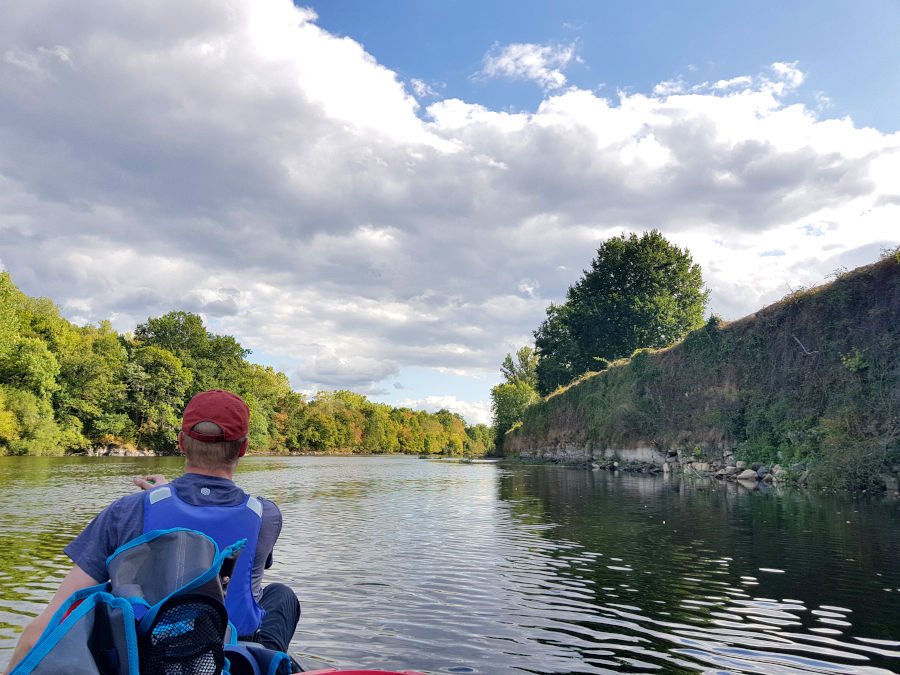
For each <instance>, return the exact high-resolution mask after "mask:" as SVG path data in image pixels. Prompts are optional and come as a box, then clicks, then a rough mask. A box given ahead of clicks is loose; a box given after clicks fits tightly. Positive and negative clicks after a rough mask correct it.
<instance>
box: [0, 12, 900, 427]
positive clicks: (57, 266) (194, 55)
mask: <svg viewBox="0 0 900 675" xmlns="http://www.w3.org/2000/svg"><path fill="white" fill-rule="evenodd" d="M897 35H900V2H898V1H897V0H871V1H868V2H865V3H845V2H837V1H833V0H825V1H817V2H813V1H811V0H810V1H800V2H794V3H782V2H770V1H768V0H765V1H762V2H757V3H736V2H682V3H672V2H663V1H658V2H647V1H636V2H628V3H624V2H622V3H612V2H602V3H601V2H584V1H582V2H573V1H569V0H557V1H556V2H553V3H549V2H543V1H542V2H537V1H535V0H516V1H515V2H511V1H503V2H488V1H485V0H480V1H479V2H474V1H469V0H466V1H462V0H456V1H454V0H446V1H444V2H421V1H420V0H392V1H391V2H385V1H376V0H329V1H321V2H313V3H311V4H310V3H297V4H292V3H291V2H290V0H177V1H176V0H132V1H131V2H129V3H118V2H111V1H110V0H81V1H80V2H77V3H72V2H67V1H63V0H29V2H27V3H8V6H7V7H5V8H4V20H3V22H2V23H0V268H2V269H4V270H6V271H8V272H9V273H10V274H11V276H12V279H13V281H14V282H15V283H16V284H17V285H18V286H19V288H20V289H21V290H22V291H23V292H25V293H27V294H28V295H32V296H46V297H49V298H51V299H52V300H53V301H54V302H55V303H57V305H58V306H59V307H60V309H61V312H62V314H63V316H65V317H66V318H67V319H69V320H70V321H73V322H75V323H77V324H79V325H81V324H87V323H96V322H99V321H101V320H105V319H109V320H110V321H111V322H112V324H113V326H114V327H115V328H116V329H117V330H119V331H123V332H124V331H131V330H133V329H134V327H135V326H136V325H137V324H139V323H141V322H142V321H146V319H147V318H148V317H153V316H160V315H162V314H165V313H166V312H169V311H173V310H184V311H189V312H195V313H198V314H200V315H201V316H202V317H203V319H204V320H205V321H206V324H207V327H208V329H209V330H210V331H212V332H214V333H217V334H226V335H233V336H234V337H235V338H236V339H237V340H238V341H239V342H240V343H241V344H242V346H244V347H245V348H248V349H251V350H252V354H251V356H250V359H251V360H253V361H256V362H259V363H262V364H264V365H271V366H273V367H275V368H277V369H279V370H283V371H284V372H285V373H287V374H288V375H289V376H290V378H291V382H292V385H293V386H294V388H295V389H296V390H297V391H301V392H304V393H306V394H308V395H310V396H314V395H315V392H317V391H320V390H335V389H350V390H353V391H356V392H358V393H362V394H365V395H367V396H368V397H369V398H370V399H371V400H375V401H382V402H385V403H390V404H392V405H398V406H408V407H412V408H416V409H427V410H432V411H434V410H437V409H439V408H448V409H450V410H453V411H455V412H459V413H460V414H462V415H463V416H464V417H465V418H466V419H467V421H468V422H469V423H471V424H474V423H479V422H485V423H488V422H489V421H490V388H491V387H492V386H493V385H495V384H497V383H498V382H499V381H500V380H501V376H500V372H499V365H500V363H501V362H502V360H503V357H504V356H505V354H506V353H508V352H514V351H515V350H516V349H518V348H519V347H521V346H525V345H529V344H533V336H532V332H533V331H534V330H535V329H536V328H537V327H538V325H539V324H540V322H541V321H542V319H543V317H544V315H545V309H546V308H547V306H548V305H549V304H550V303H551V302H556V303H559V302H561V301H563V300H564V299H565V293H566V289H567V288H568V287H569V286H570V285H572V284H574V283H575V282H576V281H577V280H578V278H579V277H580V276H581V274H582V271H583V270H584V269H585V268H587V267H588V266H589V265H590V262H591V259H592V258H593V256H594V255H595V254H596V250H597V248H598V247H599V245H600V244H601V243H602V242H603V241H604V240H606V239H608V238H610V237H614V236H618V235H620V234H623V233H628V232H637V233H640V232H644V231H647V230H649V229H652V228H657V229H659V230H660V231H661V232H662V233H663V234H664V235H665V236H666V237H667V238H668V239H669V240H670V241H671V242H673V243H674V244H676V245H678V246H680V247H683V248H687V249H688V250H689V251H690V253H691V255H692V256H693V259H694V260H695V262H697V263H698V264H700V266H701V268H702V270H703V275H704V280H705V282H706V285H707V287H708V288H709V290H710V302H709V307H708V310H709V311H710V312H714V313H716V314H719V315H720V316H722V317H723V318H725V319H727V320H732V319H737V318H740V317H742V316H745V315H747V314H750V313H752V312H754V311H755V310H757V309H759V308H760V307H763V306H765V305H767V304H769V303H771V302H774V301H776V300H778V299H779V298H781V297H783V296H784V295H786V294H788V293H790V292H791V291H792V290H796V289H797V288H799V287H801V286H810V285H817V284H821V283H824V282H826V281H828V279H829V275H831V274H833V273H834V272H835V271H836V270H839V269H842V268H846V269H852V268H854V267H858V266H860V265H864V264H868V263H871V262H874V261H876V260H877V259H878V258H879V256H880V254H881V252H882V251H883V250H885V249H888V248H892V247H894V246H897V245H898V243H900V218H898V216H900V113H898V111H900V40H897V39H896V36H897Z"/></svg>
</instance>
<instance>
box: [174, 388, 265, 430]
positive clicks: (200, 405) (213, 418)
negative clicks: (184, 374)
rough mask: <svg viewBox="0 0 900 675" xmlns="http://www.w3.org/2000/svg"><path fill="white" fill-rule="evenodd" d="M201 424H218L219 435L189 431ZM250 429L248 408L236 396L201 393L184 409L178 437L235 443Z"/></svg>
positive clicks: (211, 390) (223, 393) (226, 393)
mask: <svg viewBox="0 0 900 675" xmlns="http://www.w3.org/2000/svg"><path fill="white" fill-rule="evenodd" d="M200 422H213V423H215V424H218V425H219V427H220V428H221V429H222V433H221V434H218V435H212V434H200V433H197V432H196V431H193V430H192V429H191V427H193V426H194V425H195V424H199V423H200ZM249 429H250V407H249V406H248V405H247V404H246V403H245V402H244V399H242V398H241V397H240V396H238V395H237V394H232V393H231V392H230V391H224V390H223V389H210V390H209V391H201V392H200V393H199V394H197V395H196V396H194V398H192V399H191V400H190V402H189V403H188V404H187V407H186V408H185V409H184V418H183V420H182V422H181V433H183V434H184V435H185V436H190V437H191V438H194V439H196V440H198V441H203V442H205V443H215V442H219V441H238V440H240V439H242V438H244V437H245V436H246V435H247V432H248V431H249Z"/></svg>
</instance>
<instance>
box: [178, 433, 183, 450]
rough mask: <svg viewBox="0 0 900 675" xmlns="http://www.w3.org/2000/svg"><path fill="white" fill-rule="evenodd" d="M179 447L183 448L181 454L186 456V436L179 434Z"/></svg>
mask: <svg viewBox="0 0 900 675" xmlns="http://www.w3.org/2000/svg"><path fill="white" fill-rule="evenodd" d="M178 447H179V448H181V454H182V455H183V454H184V434H182V433H181V432H180V431H179V432H178Z"/></svg>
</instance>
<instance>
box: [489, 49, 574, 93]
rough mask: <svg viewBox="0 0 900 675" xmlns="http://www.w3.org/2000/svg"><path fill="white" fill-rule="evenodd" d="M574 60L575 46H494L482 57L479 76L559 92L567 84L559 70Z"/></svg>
mask: <svg viewBox="0 0 900 675" xmlns="http://www.w3.org/2000/svg"><path fill="white" fill-rule="evenodd" d="M573 60H577V56H576V45H575V44H570V45H537V44H528V43H515V44H510V45H505V46H501V45H499V44H497V45H494V46H493V48H492V49H491V51H490V52H488V53H487V54H485V56H484V67H483V68H482V71H481V74H482V75H484V76H487V77H506V78H511V79H514V80H533V81H534V82H537V83H538V84H539V85H541V87H543V88H544V89H559V88H561V87H563V86H564V85H565V84H566V76H565V75H564V74H563V72H562V71H563V70H564V69H565V68H566V66H568V65H569V64H570V63H571V62H572V61H573Z"/></svg>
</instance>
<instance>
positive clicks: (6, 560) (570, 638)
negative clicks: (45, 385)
mask: <svg viewBox="0 0 900 675" xmlns="http://www.w3.org/2000/svg"><path fill="white" fill-rule="evenodd" d="M180 468H181V464H180V462H179V461H178V460H176V459H174V458H147V459H144V458H141V459H116V458H0V665H3V664H5V663H6V662H7V661H8V659H9V654H10V651H11V649H12V646H13V644H14V643H15V639H16V636H17V635H18V632H19V631H20V630H21V627H22V626H23V625H24V624H25V623H27V621H28V620H29V619H30V618H31V617H32V616H34V615H36V614H37V613H38V612H39V611H40V609H41V608H42V606H43V604H44V603H46V601H47V600H48V599H49V597H50V595H51V594H52V592H53V590H54V589H55V588H56V586H57V584H58V583H59V581H60V580H61V578H62V577H63V576H64V575H65V573H66V571H67V569H68V567H69V565H70V563H69V561H68V559H67V558H66V557H65V556H64V555H63V554H62V552H61V550H62V547H63V546H64V545H65V544H66V543H67V542H68V541H69V540H70V539H71V538H72V537H73V536H75V535H76V534H77V533H78V532H79V531H80V530H81V528H82V527H84V525H85V524H86V523H87V522H88V521H89V520H90V518H91V517H92V516H93V515H94V514H95V513H96V512H97V511H99V510H100V509H101V508H103V506H105V505H106V504H107V503H109V502H110V501H111V500H113V499H115V498H116V497H118V496H121V495H124V494H127V493H129V492H131V491H132V490H133V489H134V488H133V487H131V485H130V477H131V476H132V475H134V474H136V473H149V472H151V471H152V472H156V471H162V472H163V473H168V474H169V475H172V476H174V475H177V474H178V473H179V472H180ZM236 480H237V482H238V484H239V485H241V486H242V487H243V488H245V489H246V490H248V491H250V492H252V493H254V494H258V495H262V496H265V497H268V498H271V499H274V500H275V501H276V502H277V503H278V504H279V505H280V506H281V509H282V512H283V514H284V520H285V527H284V531H283V533H282V536H281V539H280V540H279V544H278V546H277V548H276V556H275V558H276V562H275V566H274V567H273V568H272V569H271V570H269V572H268V573H267V577H266V578H267V579H268V580H272V581H276V580H277V581H283V582H286V583H289V584H291V585H292V586H293V587H294V588H295V589H296V590H297V592H298V594H299V596H300V599H301V605H302V608H303V615H302V617H301V619H300V626H299V628H298V632H297V634H296V636H295V639H294V642H293V645H292V649H293V651H294V652H295V653H296V654H298V655H300V656H301V657H303V658H304V659H305V660H306V662H307V663H310V662H312V663H318V664H319V665H321V666H322V667H325V666H343V667H350V666H354V667H365V668H382V669H400V670H403V669H414V670H420V671H423V672H426V673H487V674H495V673H496V674H500V673H522V672H532V673H612V672H631V673H638V672H640V673H662V672H665V673H676V672H685V673H686V672H712V673H810V672H822V673H878V672H881V673H884V672H896V671H900V527H898V526H900V506H898V503H897V502H896V501H891V500H885V499H883V498H875V497H872V496H863V497H854V498H844V497H840V498H839V497H829V496H822V495H820V494H817V493H814V492H808V491H785V492H783V493H781V494H774V493H769V494H762V493H759V492H751V491H748V490H745V489H743V488H740V487H739V486H736V485H733V484H727V485H726V484H721V483H715V482H706V481H696V482H689V481H682V480H678V479H664V478H662V477H651V476H643V475H624V474H609V473H606V472H597V471H594V472H590V471H576V470H572V469H566V468H562V467H554V466H514V467H501V466H499V465H497V464H495V463H471V464H470V463H457V462H446V461H425V460H419V459H415V458H408V457H384V458H356V457H348V458H337V457H336V458H327V457H326V458H310V457H304V458H286V459H279V458H248V459H246V460H243V461H242V464H241V468H240V471H239V474H238V476H237V478H236Z"/></svg>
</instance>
